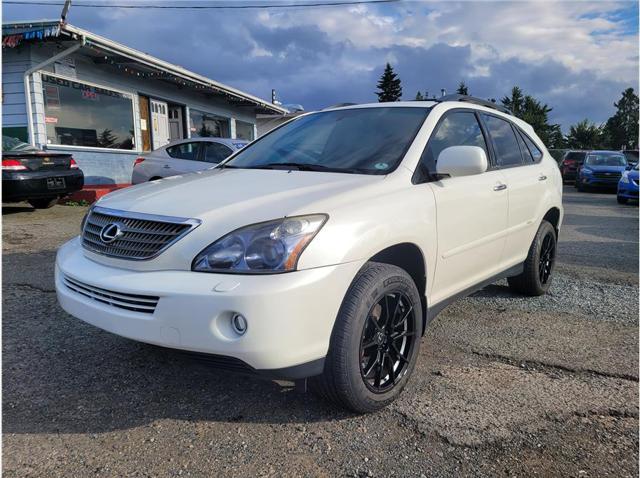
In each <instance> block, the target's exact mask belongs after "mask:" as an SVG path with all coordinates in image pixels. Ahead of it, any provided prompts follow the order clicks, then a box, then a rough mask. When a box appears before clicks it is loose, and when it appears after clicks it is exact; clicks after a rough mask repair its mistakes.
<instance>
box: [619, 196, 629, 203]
mask: <svg viewBox="0 0 640 478" xmlns="http://www.w3.org/2000/svg"><path fill="white" fill-rule="evenodd" d="M617 199H618V204H627V201H628V200H629V199H628V198H626V197H623V196H617Z"/></svg>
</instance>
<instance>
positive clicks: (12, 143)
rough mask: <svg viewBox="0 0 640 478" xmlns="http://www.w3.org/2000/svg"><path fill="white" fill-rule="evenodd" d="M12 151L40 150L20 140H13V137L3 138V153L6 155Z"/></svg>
mask: <svg viewBox="0 0 640 478" xmlns="http://www.w3.org/2000/svg"><path fill="white" fill-rule="evenodd" d="M11 151H38V149H37V148H34V147H33V146H31V145H30V144H27V143H23V142H22V141H20V140H19V139H18V138H12V137H11V136H3V137H2V152H3V153H6V152H11Z"/></svg>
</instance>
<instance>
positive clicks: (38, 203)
mask: <svg viewBox="0 0 640 478" xmlns="http://www.w3.org/2000/svg"><path fill="white" fill-rule="evenodd" d="M27 202H28V203H29V204H31V205H32V206H33V207H34V208H36V209H49V208H50V207H53V206H55V205H56V204H57V203H58V198H57V197H53V198H37V199H29V200H28V201H27Z"/></svg>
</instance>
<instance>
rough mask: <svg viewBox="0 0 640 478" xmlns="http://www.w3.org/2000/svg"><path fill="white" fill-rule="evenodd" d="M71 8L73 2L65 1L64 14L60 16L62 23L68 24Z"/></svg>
mask: <svg viewBox="0 0 640 478" xmlns="http://www.w3.org/2000/svg"><path fill="white" fill-rule="evenodd" d="M70 8H71V0H64V6H63V7H62V13H61V14H60V22H61V23H67V13H69V9H70Z"/></svg>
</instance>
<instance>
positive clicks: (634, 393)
mask: <svg viewBox="0 0 640 478" xmlns="http://www.w3.org/2000/svg"><path fill="white" fill-rule="evenodd" d="M566 192H567V194H566V195H565V208H566V209H565V214H566V216H565V226H564V227H563V230H562V231H561V237H560V239H561V243H560V245H559V256H558V261H559V262H558V266H557V271H556V272H557V273H556V275H555V277H554V283H553V287H552V290H551V293H550V294H549V295H548V296H545V297H542V298H535V299H531V298H522V297H519V296H516V295H513V294H511V293H509V291H508V290H507V288H506V287H505V285H504V284H503V283H497V284H495V285H491V286H489V287H487V288H485V289H483V290H482V291H480V292H478V293H476V294H475V295H474V296H472V297H469V298H467V299H465V300H462V301H459V302H458V303H456V304H453V305H451V306H450V307H448V308H447V309H446V310H445V311H443V313H442V314H441V315H440V316H439V317H438V318H437V319H436V320H435V321H434V322H433V324H432V325H431V327H430V329H429V330H428V332H427V334H426V336H425V338H424V340H423V343H422V348H421V353H420V358H419V362H418V364H417V367H416V371H415V373H414V376H413V377H412V380H411V382H410V384H409V386H408V387H407V389H406V390H405V392H404V393H403V394H402V396H401V397H400V399H399V400H398V401H396V402H395V403H394V404H392V406H390V407H388V408H387V409H385V410H383V411H381V412H379V413H376V414H371V415H366V416H357V415H353V414H349V413H345V412H341V411H339V410H335V409H332V408H331V407H328V406H327V405H325V404H324V403H323V402H321V401H319V400H317V399H316V398H315V397H313V396H312V395H307V394H298V393H295V392H294V391H293V390H292V388H291V387H290V386H289V385H288V384H282V383H280V384H279V383H274V382H269V381H262V380H256V379H251V378H247V377H239V376H233V375H226V374H222V373H220V372H216V371H212V370H210V369H208V368H207V367H206V366H204V365H202V364H199V363H194V362H192V361H190V360H189V359H187V358H185V357H184V356H182V355H181V354H178V353H175V352H171V351H166V350H162V349H158V348H155V347H151V346H147V345H144V344H140V343H136V342H132V341H129V340H126V339H123V338H120V337H117V336H114V335H111V334H108V333H106V332H103V331H101V330H99V329H96V328H94V327H91V326H89V325H87V324H84V323H82V322H80V321H78V320H76V319H73V318H72V317H69V316H68V315H67V314H66V313H64V312H63V311H62V310H61V309H60V308H59V307H58V305H57V304H56V299H55V293H54V290H53V271H52V266H53V261H54V255H55V250H56V248H57V247H58V246H59V245H60V244H61V243H62V242H64V241H65V240H67V239H68V238H70V237H72V236H73V235H75V234H76V233H77V230H78V227H79V223H80V219H81V218H82V215H83V214H84V208H80V207H70V206H56V207H54V208H53V209H50V210H47V211H32V210H31V209H30V208H29V207H20V206H19V207H16V206H9V207H5V208H3V226H4V227H3V252H4V253H3V329H2V330H3V384H2V386H3V398H4V400H3V412H4V413H3V423H2V424H3V473H4V475H5V476H7V477H24V476H47V477H52V476H64V477H68V476H118V477H120V476H136V477H146V476H158V477H160V476H190V477H206V476H282V475H291V476H402V477H404V476H415V477H421V476H446V477H449V476H456V477H457V476H461V475H462V476H496V475H497V476H516V475H526V476H532V475H542V476H576V477H587V476H615V477H620V476H633V477H636V476H638V276H637V274H638V209H637V207H635V206H625V207H622V206H618V205H617V204H616V202H615V197H613V196H611V195H603V194H580V193H575V192H574V191H573V189H572V188H567V191H566Z"/></svg>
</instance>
